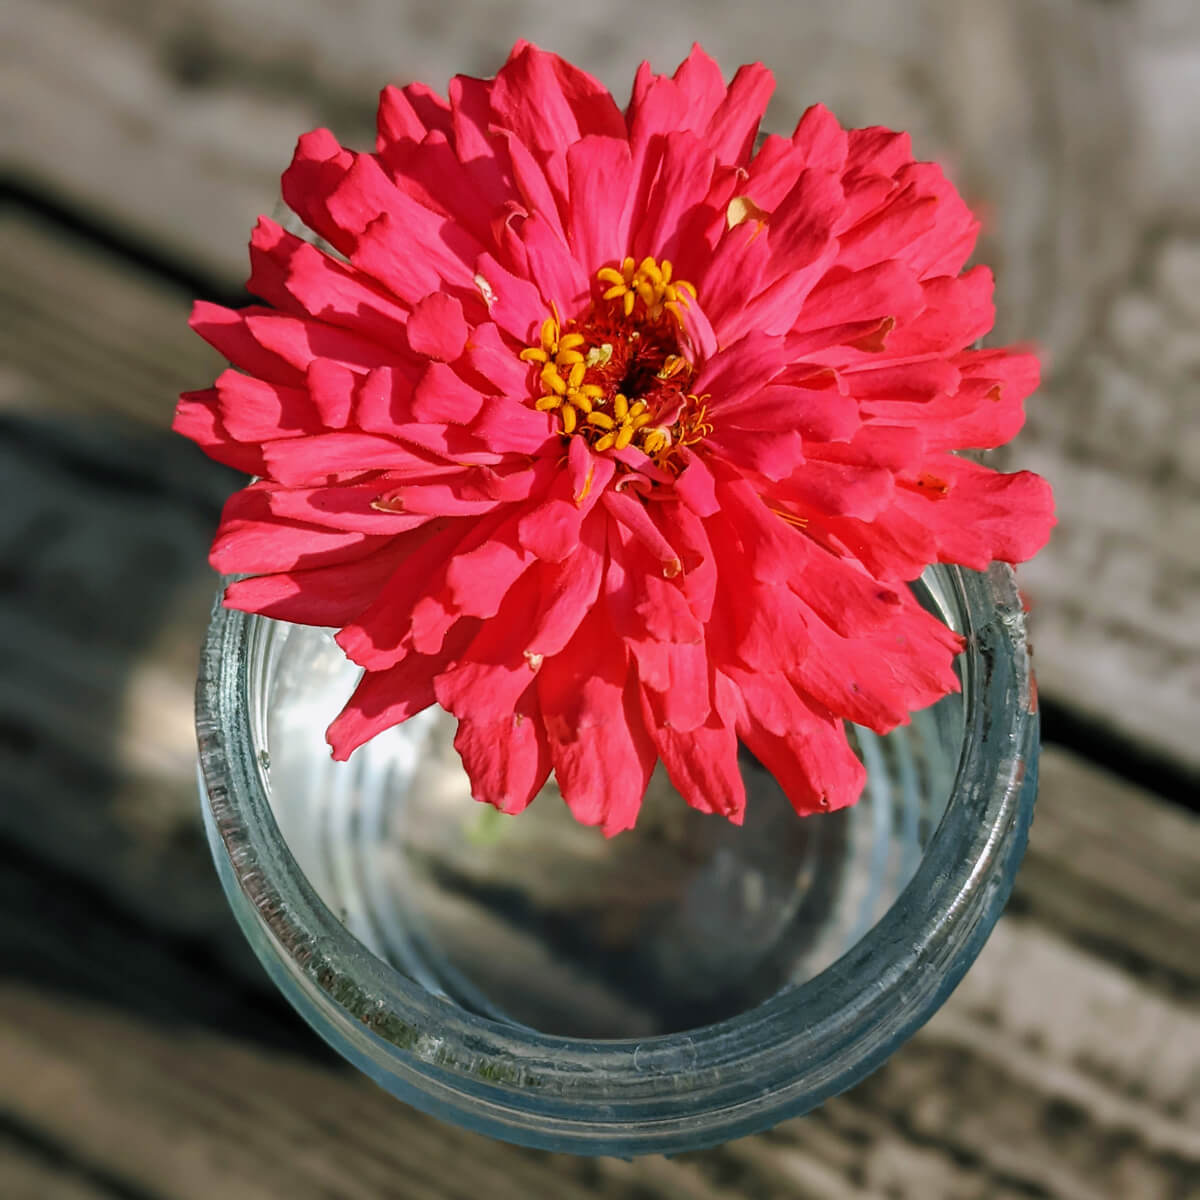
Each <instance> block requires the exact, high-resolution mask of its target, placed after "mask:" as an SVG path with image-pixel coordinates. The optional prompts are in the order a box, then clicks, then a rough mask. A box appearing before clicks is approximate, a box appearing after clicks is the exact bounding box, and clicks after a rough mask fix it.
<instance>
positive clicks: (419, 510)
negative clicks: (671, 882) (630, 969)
mask: <svg viewBox="0 0 1200 1200" xmlns="http://www.w3.org/2000/svg"><path fill="white" fill-rule="evenodd" d="M770 91H771V76H770V73H769V72H768V71H767V70H766V69H765V68H763V67H762V66H748V67H743V68H742V69H741V70H739V71H738V73H737V75H736V76H735V77H734V80H733V82H732V83H731V84H730V85H729V87H728V88H727V87H726V85H725V84H724V82H723V81H722V77H721V73H720V71H719V70H718V68H717V66H716V64H715V63H714V62H713V61H712V60H711V59H709V58H708V57H707V56H706V55H705V54H704V53H703V52H702V51H701V50H700V49H699V48H698V47H697V48H695V49H694V50H693V52H692V54H691V55H690V56H689V58H688V59H687V61H686V62H684V63H683V65H682V66H680V68H679V70H678V71H676V73H675V75H674V76H673V77H670V78H668V77H666V76H660V75H655V74H653V73H652V72H651V71H650V69H649V67H648V65H645V64H643V66H642V68H641V69H640V70H639V72H638V75H637V78H636V81H635V83H634V87H633V97H632V99H631V101H630V103H629V106H628V108H627V109H626V110H625V111H624V112H622V111H621V109H620V108H618V106H617V104H616V103H615V102H614V100H613V98H612V97H611V96H610V95H609V93H608V92H607V91H606V90H605V89H604V88H603V87H602V86H601V85H600V84H599V83H598V82H597V81H596V80H595V79H593V78H592V77H591V76H589V75H587V74H585V73H584V72H583V71H581V70H579V69H578V68H576V67H573V66H571V65H570V64H569V63H567V62H564V61H563V60H562V59H560V58H558V57H556V56H555V55H553V54H548V53H545V52H544V51H541V50H539V49H537V48H536V47H534V46H531V45H528V44H526V43H519V44H518V45H517V46H516V48H515V49H514V50H513V52H512V55H511V57H510V58H509V60H508V62H507V63H506V64H505V65H504V67H503V69H502V70H501V71H500V72H499V74H498V75H497V76H496V78H495V79H491V80H482V79H472V78H467V77H462V76H460V77H458V78H456V79H454V80H453V81H452V82H451V84H450V89H449V100H448V101H447V100H443V99H442V98H441V97H440V96H438V95H437V94H436V93H434V92H432V91H431V90H429V89H428V88H426V87H424V86H423V85H420V84H414V85H412V86H410V87H406V88H394V87H389V88H386V89H385V90H384V92H383V94H382V97H381V100H380V106H379V136H378V141H377V147H376V152H375V153H374V154H357V153H354V152H352V151H349V150H345V149H343V148H342V147H341V146H340V145H339V144H338V143H337V142H336V141H335V140H334V138H333V136H332V135H331V134H330V133H329V132H328V131H326V130H317V131H315V132H313V133H309V134H306V135H305V136H304V137H302V138H301V139H300V143H299V146H298V148H297V150H296V155H295V159H294V161H293V162H292V165H291V166H290V167H289V168H288V170H287V171H286V172H285V174H284V176H283V195H284V198H285V199H286V201H287V203H288V204H289V205H290V206H291V208H292V209H294V210H295V211H296V213H297V214H298V215H299V216H300V217H301V218H302V219H303V221H304V223H305V224H306V225H307V226H308V227H309V228H310V229H312V230H313V231H315V232H316V233H317V234H319V235H320V236H321V237H322V238H324V239H325V240H326V241H327V242H328V243H330V244H331V245H332V246H333V247H334V249H335V250H336V251H337V252H338V253H337V254H336V255H334V254H328V253H325V252H324V251H322V250H320V249H317V248H316V247H315V246H313V245H311V244H309V243H308V242H306V241H303V240H301V239H299V238H296V237H293V236H292V235H291V234H289V233H286V232H285V231H284V230H283V229H282V228H280V226H278V225H277V224H275V223H274V222H272V221H270V220H267V219H266V218H263V219H261V220H260V221H259V224H258V226H257V228H256V229H255V231H254V234H253V237H252V240H251V244H250V254H251V263H252V271H253V273H252V275H251V278H250V282H249V287H250V290H251V291H253V292H254V293H255V294H256V295H258V296H261V297H262V298H263V299H264V300H265V301H266V302H267V305H269V307H252V308H246V309H243V310H241V311H231V310H229V309H226V308H220V307H218V306H216V305H212V304H198V305H197V306H196V310H195V315H194V317H193V320H192V324H193V327H194V328H195V329H196V330H197V331H198V332H199V333H200V335H201V336H202V337H204V338H205V339H207V340H208V341H209V342H211V343H212V345H214V346H215V347H217V349H219V350H220V351H221V352H222V353H223V354H224V355H225V356H226V357H227V358H228V359H229V360H230V361H231V362H232V363H233V364H234V365H235V366H236V367H237V368H240V370H229V371H226V372H225V373H224V374H222V375H221V376H220V378H219V379H218V380H217V382H216V386H215V387H213V388H210V389H208V390H206V391H201V392H193V393H188V394H186V395H185V396H183V397H182V399H181V402H180V405H179V410H178V415H177V418H176V428H177V429H179V430H180V431H181V432H183V433H185V434H187V435H188V436H189V437H191V438H194V439H195V440H196V441H197V442H199V443H200V444H201V445H202V446H203V447H204V448H205V450H206V451H207V452H208V453H209V454H210V455H212V457H214V458H216V459H218V460H219V461H221V462H224V463H228V464H230V465H232V466H234V467H237V468H239V469H241V470H244V471H246V472H249V473H250V474H252V475H255V476H258V477H259V478H258V480H257V481H256V482H254V483H252V484H251V485H250V486H249V487H247V488H245V489H243V490H242V491H240V492H238V493H237V494H236V495H235V496H233V498H232V499H231V500H230V501H229V503H228V505H227V507H226V509H225V513H224V516H223V519H222V522H221V527H220V530H219V532H218V534H217V537H216V541H215V543H214V545H213V549H212V558H211V561H212V563H213V565H214V566H215V567H216V568H217V569H218V570H220V571H223V572H232V573H246V574H249V575H250V576H252V577H251V578H247V579H243V580H241V581H239V582H236V583H234V584H232V585H231V586H230V587H229V589H228V591H227V592H226V597H225V602H226V603H227V604H228V605H230V606H232V607H234V608H238V609H244V610H247V611H250V612H257V613H262V614H265V615H266V616H269V617H277V618H282V619H284V620H288V621H298V622H303V623H306V624H313V625H322V626H336V627H338V628H339V629H340V632H339V633H338V635H337V640H338V642H339V643H340V645H341V646H342V648H343V649H344V650H345V652H346V654H348V655H349V656H350V658H351V659H353V660H354V661H355V662H356V663H359V664H361V665H362V666H363V667H364V668H365V669H366V672H365V674H364V676H363V678H362V682H361V683H360V684H359V686H358V689H357V691H356V692H355V693H354V695H353V697H352V698H351V699H350V701H349V703H348V704H347V706H346V708H345V710H344V711H343V712H342V713H341V715H340V716H339V717H338V718H337V719H336V720H335V721H334V723H333V725H332V726H331V727H330V730H329V740H330V743H331V745H332V747H333V751H334V755H335V757H337V758H345V757H347V756H348V755H349V754H350V752H351V751H352V750H354V749H355V747H357V746H359V745H360V744H361V743H362V742H364V741H365V740H367V739H368V738H370V737H372V736H373V735H374V734H376V733H379V732H380V731H381V730H384V729H387V728H388V727H390V726H392V725H395V724H397V723H398V722H401V721H404V720H406V719H407V718H408V717H410V716H412V715H413V714H414V713H417V712H419V711H420V710H422V709H424V708H426V707H427V706H429V705H431V704H434V703H437V704H440V705H441V706H442V707H443V708H445V709H447V710H448V711H449V712H451V713H453V714H454V716H455V717H457V718H458V735H457V738H456V740H455V745H456V746H457V748H458V751H459V753H460V754H461V756H462V759H463V763H464V764H465V766H466V770H467V772H468V774H469V775H470V778H471V782H472V786H473V791H474V795H475V796H476V797H477V798H478V799H479V800H486V801H488V802H490V803H491V804H494V805H495V806H496V807H497V808H500V809H502V810H503V811H505V812H509V813H513V812H517V811H519V810H520V809H522V808H524V807H525V806H526V805H527V804H528V803H529V801H530V799H531V798H532V797H533V796H534V794H535V793H536V792H537V791H538V789H539V788H540V787H541V786H542V784H543V783H544V782H545V781H546V779H547V776H548V773H549V772H550V771H551V770H553V771H554V773H555V775H556V778H557V782H558V785H559V787H560V789H561V791H562V794H563V796H564V797H565V799H566V802H567V803H568V804H569V805H570V807H571V809H572V811H573V812H574V813H575V815H576V816H577V817H578V818H579V819H580V820H581V821H585V822H588V823H590V824H597V825H600V826H602V827H603V829H604V831H605V832H606V833H609V834H611V833H614V832H616V831H618V830H621V829H626V828H629V827H630V826H632V825H633V823H634V821H635V819H636V817H637V813H638V807H639V804H640V802H641V798H642V794H643V792H644V790H645V788H646V783H647V780H648V779H649V776H650V773H651V771H652V770H653V768H654V766H655V763H656V761H657V760H659V759H661V760H662V762H663V763H664V765H665V767H666V770H667V772H668V773H669V775H670V778H671V780H672V782H673V783H674V784H675V786H676V787H677V788H678V790H679V791H680V792H681V793H682V795H683V796H684V797H685V798H686V800H687V801H688V803H689V804H691V805H693V806H694V807H695V808H698V809H701V810H703V811H705V812H716V813H723V814H724V815H726V816H728V817H730V818H731V819H732V820H734V821H739V820H740V819H741V817H742V811H743V807H744V804H745V792H744V788H743V784H742V779H741V776H740V774H739V771H738V765H737V747H738V742H739V740H740V741H741V742H743V743H745V745H746V746H747V747H748V748H749V749H750V750H751V751H752V752H753V753H754V754H755V755H756V756H757V757H758V758H759V759H760V760H761V761H762V763H763V764H764V765H765V766H766V768H767V769H768V770H769V771H771V772H772V774H773V775H774V776H775V778H776V779H777V780H778V781H779V783H780V785H781V786H782V787H783V789H784V791H785V792H786V793H787V795H788V796H789V798H790V799H791V802H792V804H793V805H794V806H795V808H796V809H797V811H798V812H800V813H809V812H813V811H817V810H820V809H823V808H837V807H839V806H841V805H845V804H849V803H851V802H852V801H853V800H855V798H856V797H857V796H858V794H859V791H860V789H861V787H862V783H863V768H862V766H861V764H860V763H859V761H858V759H857V758H856V757H855V755H854V754H853V752H852V751H851V750H850V748H849V746H848V744H847V741H846V736H845V728H844V722H845V721H846V720H850V721H855V722H859V723H861V724H862V725H866V726H869V727H870V728H871V729H874V730H876V731H878V732H881V733H882V732H886V731H887V730H889V729H891V728H893V727H894V726H896V725H898V724H901V723H903V722H905V721H907V720H908V719H909V717H908V714H909V712H910V711H911V710H913V709H915V708H919V707H922V706H924V705H927V704H929V703H931V702H932V701H934V700H936V699H938V698H939V697H940V696H942V695H944V694H945V693H946V692H948V691H951V690H953V689H956V688H957V686H958V683H957V680H956V677H955V673H954V670H953V667H952V663H953V659H954V656H955V654H956V653H957V651H958V650H959V649H960V647H961V642H960V639H959V637H958V636H957V635H956V634H954V633H952V632H950V631H949V630H947V629H946V628H945V626H943V625H942V624H941V623H939V622H938V621H937V620H935V619H934V618H933V617H931V616H929V615H928V614H926V613H925V612H924V611H923V610H922V609H921V608H920V607H919V605H918V604H917V603H916V602H915V600H914V599H913V597H912V595H911V594H910V592H909V590H908V588H907V587H906V586H905V581H907V580H912V579H915V578H916V577H917V576H918V575H919V574H920V573H921V571H922V570H923V568H924V567H925V566H926V565H928V564H930V563H934V562H954V563H961V564H964V565H966V566H968V567H974V568H983V567H986V566H987V564H988V563H989V562H990V561H991V560H993V559H1001V560H1005V561H1009V562H1015V561H1018V560H1021V559H1024V558H1027V557H1028V556H1030V555H1031V554H1033V553H1034V552H1035V551H1036V550H1037V549H1038V548H1039V547H1040V546H1041V545H1042V544H1043V542H1044V541H1045V540H1046V538H1047V536H1048V532H1049V529H1050V526H1051V525H1052V523H1053V517H1052V515H1051V498H1050V493H1049V489H1048V488H1047V486H1046V484H1045V483H1044V482H1043V481H1042V480H1041V479H1039V478H1037V477H1036V476H1034V475H1031V474H1028V473H1024V472H1022V473H1019V474H1012V475H1004V474H998V473H996V472H995V471H992V470H989V469H987V468H985V467H983V466H979V465H977V464H976V463H975V462H973V461H970V460H968V459H964V458H960V457H957V456H956V455H955V454H954V453H953V452H954V451H955V450H957V449H959V448H962V447H987V446H996V445H999V444H1000V443H1003V442H1005V441H1007V440H1008V439H1009V438H1011V437H1012V436H1013V434H1014V433H1016V431H1017V429H1018V428H1019V427H1020V425H1021V422H1022V407H1021V402H1022V400H1023V399H1024V397H1025V396H1026V395H1028V393H1029V392H1030V391H1032V390H1033V388H1034V387H1035V386H1036V383H1037V379H1038V366H1037V362H1036V360H1035V358H1034V357H1033V356H1032V355H1031V354H1029V353H1026V352H1020V351H1015V350H1007V349H991V350H975V349H969V348H968V347H971V346H972V345H973V344H974V343H975V342H976V341H977V339H979V338H980V337H981V336H982V335H983V334H984V333H986V332H987V331H988V330H989V328H990V327H991V325H992V319H993V311H992V302H991V292H992V280H991V276H990V274H989V273H988V271H987V270H985V269H984V268H982V267H975V268H973V269H971V270H968V271H965V272H964V271H963V264H964V262H965V261H966V259H967V256H968V255H969V254H970V252H971V250H972V247H973V245H974V242H975V236H976V231H977V223H976V221H975V220H974V219H973V218H972V216H971V214H970V212H969V211H968V210H967V208H966V207H965V205H964V204H963V202H962V200H961V199H960V198H959V196H958V195H957V194H956V192H955V190H954V188H953V187H952V186H951V185H950V184H949V183H948V182H947V181H946V179H945V178H944V176H943V175H942V172H941V171H940V170H939V169H938V168H937V167H936V166H934V165H932V164H929V163H917V162H914V161H913V159H912V154H911V150H910V145H909V140H908V138H907V136H905V135H904V134H899V133H892V132H889V131H887V130H885V129H878V128H874V129H857V130H844V129H842V128H841V126H840V125H839V124H838V122H837V120H836V119H835V118H834V117H833V116H832V115H831V114H830V113H829V112H828V111H827V110H826V109H824V108H822V107H820V106H817V107H814V108H811V109H809V110H808V112H806V113H805V114H804V116H803V117H802V119H801V120H800V123H799V124H798V125H797V127H796V130H795V133H794V134H793V135H792V136H791V137H776V136H772V137H768V138H766V140H765V141H764V142H763V143H762V145H761V147H760V148H759V149H758V150H757V152H756V151H755V143H756V136H757V132H758V124H759V119H760V118H761V116H762V113H763V110H764V108H765V106H766V103H767V99H768V96H769V94H770Z"/></svg>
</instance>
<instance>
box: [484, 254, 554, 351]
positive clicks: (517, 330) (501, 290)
mask: <svg viewBox="0 0 1200 1200" xmlns="http://www.w3.org/2000/svg"><path fill="white" fill-rule="evenodd" d="M475 271H476V274H475V276H474V279H475V280H479V281H481V283H480V284H478V285H477V286H481V287H483V288H484V289H485V292H486V294H485V297H484V298H485V300H486V301H487V309H488V315H489V316H490V317H491V318H492V320H493V321H495V323H496V324H497V325H498V326H499V327H500V328H501V329H503V330H504V332H505V333H507V334H508V335H509V336H510V337H513V338H515V339H516V340H517V341H518V342H519V343H520V344H521V346H522V347H524V346H527V345H529V344H531V343H532V342H533V341H534V340H535V338H536V335H537V331H538V329H539V328H540V327H541V324H542V322H543V321H544V320H545V319H546V317H547V316H549V313H547V311H546V304H545V302H544V301H543V300H542V296H541V293H540V292H539V291H538V289H537V288H536V287H534V286H533V284H532V283H530V282H529V280H528V279H522V278H520V277H519V276H517V275H514V274H513V273H512V272H511V271H509V270H508V268H507V267H503V266H501V265H500V263H499V262H497V261H496V259H495V258H493V257H492V255H490V254H481V255H480V256H479V258H478V259H477V260H476V262H475Z"/></svg>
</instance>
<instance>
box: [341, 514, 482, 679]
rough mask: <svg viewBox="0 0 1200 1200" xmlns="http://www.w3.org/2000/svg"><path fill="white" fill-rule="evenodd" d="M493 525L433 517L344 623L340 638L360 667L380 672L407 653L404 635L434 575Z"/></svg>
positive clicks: (351, 657)
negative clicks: (385, 579) (384, 581)
mask: <svg viewBox="0 0 1200 1200" xmlns="http://www.w3.org/2000/svg"><path fill="white" fill-rule="evenodd" d="M479 526H483V528H484V530H485V535H484V536H486V531H488V530H490V528H491V526H490V525H489V524H488V520H487V519H485V520H483V521H479V522H472V521H445V522H431V523H430V524H429V525H428V526H426V527H425V529H424V530H423V531H422V532H423V533H424V537H423V539H422V540H421V541H419V542H418V543H417V544H416V545H413V546H410V548H409V553H408V554H407V556H406V557H405V558H404V560H403V562H402V563H401V564H400V566H399V567H398V568H397V570H396V571H395V572H394V573H393V575H392V576H391V578H390V579H389V580H388V582H387V584H386V585H385V586H384V587H382V588H381V589H380V590H379V591H378V592H377V593H376V594H375V596H374V599H373V602H372V603H371V604H370V605H369V606H368V607H367V608H365V609H364V610H363V612H362V613H361V614H360V615H359V617H358V618H357V619H356V620H355V621H353V622H351V623H350V624H347V625H346V626H344V627H343V629H342V631H341V632H340V633H339V634H338V635H337V643H338V645H339V646H341V648H342V649H343V650H344V651H345V652H346V656H347V657H348V658H349V659H350V660H351V661H353V662H356V663H358V664H359V665H360V666H364V667H368V668H370V669H371V670H373V671H380V670H383V669H385V668H387V667H393V666H395V665H396V664H397V663H398V662H399V661H400V660H401V659H402V658H403V657H404V655H405V654H406V653H407V652H408V647H407V645H406V641H405V639H406V638H407V636H408V633H409V629H410V628H411V624H412V611H413V608H414V607H415V605H416V604H417V602H418V601H419V600H420V599H421V597H422V596H424V595H425V594H426V591H427V590H428V586H429V580H430V577H432V576H434V575H435V574H441V573H442V570H443V569H444V567H445V563H446V560H447V559H448V558H449V557H450V556H451V555H452V554H453V553H454V552H455V550H456V549H457V548H458V547H459V546H460V545H462V544H464V543H466V542H467V540H468V539H469V538H471V537H472V536H478V527H479Z"/></svg>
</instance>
